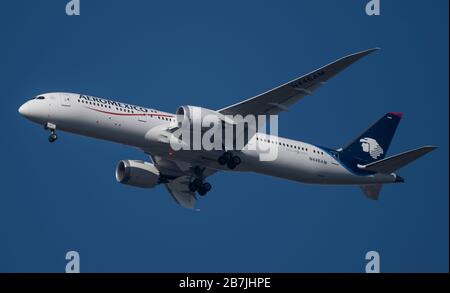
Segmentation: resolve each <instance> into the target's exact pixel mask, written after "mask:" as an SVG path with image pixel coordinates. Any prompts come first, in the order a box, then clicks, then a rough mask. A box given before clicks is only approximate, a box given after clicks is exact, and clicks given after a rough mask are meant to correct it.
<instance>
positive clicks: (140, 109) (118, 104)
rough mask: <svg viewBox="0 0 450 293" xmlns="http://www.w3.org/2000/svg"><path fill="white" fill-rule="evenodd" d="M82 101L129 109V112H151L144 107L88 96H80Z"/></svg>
mask: <svg viewBox="0 0 450 293" xmlns="http://www.w3.org/2000/svg"><path fill="white" fill-rule="evenodd" d="M80 100H85V101H88V102H95V103H101V104H103V105H110V106H114V107H119V108H123V109H128V110H134V111H138V112H141V113H148V112H150V110H149V109H147V108H144V107H140V106H134V105H130V104H125V103H121V102H115V101H111V100H105V99H102V98H96V97H91V96H87V95H80Z"/></svg>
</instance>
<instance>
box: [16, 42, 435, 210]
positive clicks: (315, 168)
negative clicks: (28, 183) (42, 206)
mask: <svg viewBox="0 0 450 293" xmlns="http://www.w3.org/2000/svg"><path fill="white" fill-rule="evenodd" d="M377 50H379V48H373V49H369V50H365V51H361V52H357V53H354V54H351V55H348V56H345V57H343V58H340V59H338V60H336V61H334V62H332V63H329V64H328V65H325V66H323V67H321V68H319V69H317V70H314V71H312V72H311V73H308V74H306V75H303V76H301V77H298V78H296V79H294V80H292V81H290V82H287V83H285V84H282V85H280V86H278V87H276V88H274V89H272V90H269V91H267V92H264V93H262V94H260V95H257V96H255V97H252V98H249V99H247V100H244V101H241V102H239V103H236V104H233V105H231V106H228V107H225V108H222V109H219V110H211V109H207V108H201V107H194V106H181V107H179V108H178V109H177V112H176V114H171V113H167V112H163V111H159V110H155V109H152V108H147V107H143V106H135V105H131V104H127V103H121V102H116V101H113V100H108V99H104V98H97V97H93V96H88V95H83V94H75V93H61V92H54V93H46V94H41V95H38V96H36V97H33V98H32V99H31V100H29V101H27V102H26V103H24V104H23V105H22V106H20V108H19V113H20V114H21V115H22V116H24V117H26V118H27V119H29V120H31V121H32V122H35V123H37V124H40V125H43V126H44V128H45V129H46V130H47V131H49V132H50V136H49V138H48V140H49V141H50V142H52V143H53V142H55V141H56V140H57V138H58V136H57V133H56V130H61V131H65V132H70V133H75V134H78V135H83V136H88V137H93V138H97V139H102V140H106V141H111V142H115V143H120V144H124V145H127V146H132V147H135V148H138V149H140V150H142V151H143V152H144V153H145V154H147V155H148V156H149V157H150V159H151V162H146V161H142V160H121V161H120V162H118V164H117V167H116V172H115V175H116V180H117V181H118V182H120V183H122V184H127V185H130V186H134V187H141V188H153V187H156V186H157V185H160V184H161V185H164V186H165V187H166V188H167V190H168V191H169V193H170V194H171V196H172V197H173V199H174V200H175V201H176V202H177V203H178V204H179V205H181V206H182V207H185V208H189V209H195V206H196V201H197V200H198V196H197V195H200V196H204V195H206V194H207V193H208V192H209V191H210V190H211V188H212V186H211V184H210V183H209V182H207V181H206V179H207V178H208V177H209V176H211V175H213V174H215V173H217V172H219V171H237V172H256V173H260V174H264V175H269V176H275V177H279V178H284V179H288V180H292V181H297V182H302V183H311V184H330V185H354V186H359V187H360V188H361V190H362V192H363V193H364V194H365V195H366V197H368V198H369V199H373V200H376V199H378V198H379V194H380V190H381V187H382V185H383V184H390V183H402V182H404V179H403V178H402V177H400V176H399V175H397V173H396V171H397V170H399V169H400V168H402V167H404V166H406V165H407V164H409V163H411V162H412V161H414V160H416V159H418V158H419V157H421V156H423V155H425V154H427V153H429V152H431V151H432V150H434V149H435V148H436V147H435V146H423V147H420V148H417V149H413V150H410V151H406V152H403V153H400V154H397V155H393V156H389V157H386V153H387V151H388V148H389V146H390V144H391V140H392V138H393V136H394V133H395V131H396V129H397V126H398V124H399V122H400V120H401V119H402V113H398V112H388V113H386V114H385V115H383V116H382V117H381V118H380V119H379V120H378V121H376V122H375V123H374V124H373V125H372V126H370V127H369V128H368V129H367V130H366V131H364V132H362V134H360V135H359V136H357V137H356V139H354V140H353V141H351V142H350V143H348V144H347V145H346V146H344V147H342V148H339V149H332V148H327V147H322V146H318V145H314V144H309V143H306V142H301V141H296V140H291V139H287V138H282V137H278V136H274V135H269V134H265V133H262V132H258V131H256V132H254V135H253V136H252V137H248V140H247V141H246V143H247V144H250V143H255V142H257V143H258V144H262V145H264V144H265V145H269V146H270V147H275V148H276V150H277V156H276V158H275V159H274V160H269V161H262V160H260V157H259V155H260V153H259V150H258V149H253V150H249V149H246V148H242V149H226V148H224V149H223V150H203V149H201V150H179V151H174V150H173V148H172V147H171V143H170V137H171V135H172V134H173V131H174V129H177V128H179V127H180V126H181V125H182V124H183V123H187V122H193V123H195V121H197V120H196V119H195V117H193V113H194V112H195V111H196V110H200V111H206V112H207V113H209V114H212V115H215V116H217V117H218V119H219V120H220V121H222V122H223V123H231V124H232V123H233V121H231V122H230V121H226V119H227V118H226V117H229V116H230V115H242V116H245V115H277V114H278V113H280V112H282V111H285V110H287V109H288V108H289V107H290V106H291V105H293V104H294V103H296V102H298V101H300V100H301V99H303V98H304V97H306V96H309V95H311V94H312V93H313V92H314V91H315V90H317V89H318V88H319V87H321V86H322V85H324V84H325V83H326V82H327V81H328V80H329V79H331V78H332V77H334V76H335V75H337V74H338V73H340V72H341V71H342V70H344V69H346V68H347V67H349V66H350V65H351V64H353V63H355V62H356V61H358V60H359V59H361V58H362V57H364V56H366V55H368V54H370V53H372V52H375V51H377ZM231 117H232V116H231Z"/></svg>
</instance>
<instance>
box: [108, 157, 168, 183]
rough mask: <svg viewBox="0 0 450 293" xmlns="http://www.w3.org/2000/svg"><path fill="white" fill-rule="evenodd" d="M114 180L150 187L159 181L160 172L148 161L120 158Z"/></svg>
mask: <svg viewBox="0 0 450 293" xmlns="http://www.w3.org/2000/svg"><path fill="white" fill-rule="evenodd" d="M116 180H117V182H120V183H122V184H127V185H131V186H135V187H141V188H152V187H155V186H156V185H158V184H159V183H160V172H159V170H158V169H157V168H156V167H155V165H153V164H151V163H148V162H144V161H136V160H122V161H120V162H119V163H118V164H117V167H116Z"/></svg>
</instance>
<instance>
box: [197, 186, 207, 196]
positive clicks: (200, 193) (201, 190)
mask: <svg viewBox="0 0 450 293" xmlns="http://www.w3.org/2000/svg"><path fill="white" fill-rule="evenodd" d="M207 193H208V191H206V190H204V189H203V188H200V189H199V190H198V194H199V195H200V196H205V195H206V194H207Z"/></svg>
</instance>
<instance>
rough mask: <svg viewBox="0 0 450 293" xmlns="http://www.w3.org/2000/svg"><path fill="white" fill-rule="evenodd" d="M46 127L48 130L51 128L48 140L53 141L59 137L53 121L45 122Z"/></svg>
mask: <svg viewBox="0 0 450 293" xmlns="http://www.w3.org/2000/svg"><path fill="white" fill-rule="evenodd" d="M44 128H45V129H46V130H50V136H49V137H48V141H49V142H51V143H53V142H55V141H56V140H57V139H58V135H57V134H56V125H55V124H53V123H49V122H47V123H45V125H44Z"/></svg>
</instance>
